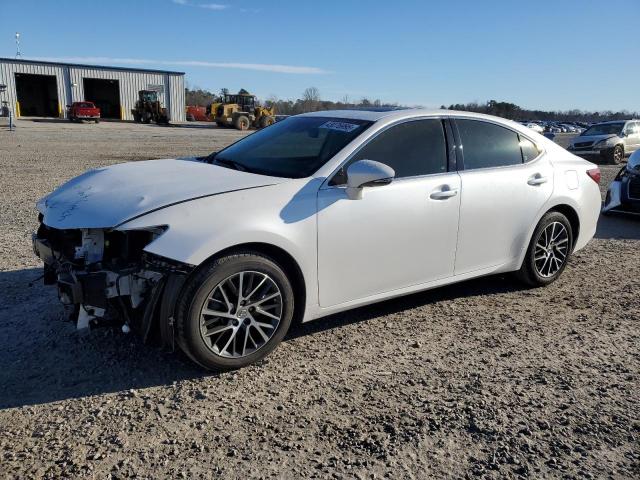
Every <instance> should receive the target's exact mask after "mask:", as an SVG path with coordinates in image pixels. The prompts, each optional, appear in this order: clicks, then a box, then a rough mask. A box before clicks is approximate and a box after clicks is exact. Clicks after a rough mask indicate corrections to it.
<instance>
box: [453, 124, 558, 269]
mask: <svg viewBox="0 0 640 480" xmlns="http://www.w3.org/2000/svg"><path fill="white" fill-rule="evenodd" d="M455 125H456V126H457V133H458V137H459V142H460V143H461V146H462V148H461V150H462V162H461V163H462V165H459V167H458V168H459V169H460V168H462V169H461V170H459V173H460V181H461V192H462V195H461V199H460V226H459V230H458V249H457V253H456V262H455V274H456V275H460V274H465V273H469V272H473V271H476V270H482V269H487V268H491V267H499V266H500V265H503V264H506V263H508V262H510V261H513V260H514V259H516V258H518V256H519V254H520V252H521V250H522V248H523V246H524V247H525V248H526V245H528V241H529V239H528V238H527V236H528V233H529V231H530V228H531V226H532V224H533V223H534V222H535V220H536V218H537V216H538V213H539V212H540V210H541V209H542V207H543V206H544V204H545V203H546V202H547V200H548V199H549V197H550V196H551V193H552V191H553V168H552V166H551V164H550V162H549V161H548V160H547V159H546V157H545V155H541V154H540V153H541V152H540V150H539V149H538V148H537V146H536V145H535V144H534V143H533V142H532V141H531V140H529V139H528V138H526V137H525V136H523V135H521V134H519V133H517V132H516V131H514V130H511V129H508V128H506V127H504V126H501V125H498V124H496V123H492V122H489V121H485V120H476V119H462V118H458V119H456V120H455Z"/></svg>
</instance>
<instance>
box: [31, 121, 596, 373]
mask: <svg viewBox="0 0 640 480" xmlns="http://www.w3.org/2000/svg"><path fill="white" fill-rule="evenodd" d="M599 179H600V171H599V170H598V168H597V166H596V165H594V164H592V163H589V162H587V161H585V160H583V159H581V158H578V157H576V156H574V155H572V154H571V153H569V152H567V151H566V150H565V149H564V148H562V147H560V146H558V145H556V144H554V143H553V142H551V141H549V140H547V139H546V138H544V137H543V136H541V135H539V134H537V133H535V132H533V131H532V130H530V129H528V128H527V127H524V126H522V125H520V124H517V123H515V122H511V121H507V120H503V119H500V118H494V117H489V116H484V115H478V114H472V113H464V112H452V111H444V110H438V111H426V110H420V109H416V110H395V111H386V112H371V111H325V112H316V113H309V114H305V115H298V116H295V117H290V118H287V119H286V120H284V121H282V122H278V123H276V124H275V125H273V126H271V127H268V128H265V129H263V130H260V131H258V132H256V133H254V134H252V135H250V136H248V137H245V138H244V139H242V140H240V141H238V142H237V143H235V144H233V145H231V146H229V147H227V148H225V149H224V150H222V151H220V152H216V153H214V154H211V155H209V156H208V157H204V158H193V159H178V160H175V159H172V160H152V161H143V162H131V163H124V164H120V165H115V166H111V167H107V168H100V169H97V170H93V171H89V172H87V173H85V174H83V175H81V176H79V177H77V178H75V179H73V180H71V181H69V182H68V183H66V184H64V185H63V186H61V187H60V188H58V189H57V190H56V191H54V192H53V193H51V194H50V195H48V196H46V197H45V198H43V199H42V200H40V201H39V202H38V210H39V212H40V216H39V220H40V226H39V229H38V231H37V232H36V233H34V236H33V244H34V250H35V252H36V254H37V255H38V256H39V257H40V258H41V259H42V260H43V261H44V264H45V265H44V281H45V283H47V284H55V285H57V287H58V289H59V296H60V299H61V300H62V301H63V302H64V303H65V304H67V305H68V306H69V307H70V308H71V309H73V310H74V314H75V315H76V318H77V323H78V328H86V327H89V326H94V325H96V326H97V325H100V324H104V323H107V324H116V325H119V326H121V327H122V329H123V330H124V331H128V330H129V329H134V330H136V331H138V332H140V334H141V335H143V336H144V338H145V340H146V339H153V338H157V339H159V340H161V341H162V343H163V344H164V345H165V346H167V347H168V348H171V349H173V348H175V347H179V348H181V349H182V350H184V351H185V352H186V353H187V354H188V355H189V356H190V357H191V358H192V359H193V360H194V361H195V362H197V363H198V364H200V365H201V366H203V367H205V368H209V369H229V368H238V367H241V366H244V365H247V364H249V363H252V362H255V361H256V360H258V359H261V358H263V357H264V356H265V355H267V354H268V353H269V352H271V351H272V350H273V349H274V348H275V347H276V345H277V344H278V343H279V342H280V341H281V340H282V338H283V337H284V336H285V334H286V332H287V330H288V329H289V326H290V325H291V323H292V321H294V320H299V321H303V322H304V321H309V320H313V319H316V318H319V317H322V316H325V315H329V314H332V313H336V312H340V311H343V310H347V309H350V308H354V307H357V306H360V305H365V304H370V303H373V302H378V301H381V300H385V299H388V298H391V297H397V296H400V295H405V294H409V293H412V292H417V291H420V290H426V289H430V288H434V287H438V286H441V285H446V284H450V283H454V282H460V281H463V280H467V279H470V278H475V277H480V276H483V275H490V274H494V273H500V272H517V275H518V277H519V278H520V279H521V280H522V281H524V282H525V283H526V284H528V285H530V286H544V285H547V284H549V283H551V282H553V281H554V280H556V279H557V278H558V277H559V276H560V274H561V273H562V271H563V269H564V268H565V266H566V264H567V259H568V258H569V256H570V255H571V253H572V252H575V251H576V250H579V249H581V248H582V247H584V246H585V245H586V244H587V242H588V241H589V240H590V239H591V238H592V237H593V235H594V232H595V229H596V222H597V219H598V213H599V211H600V191H599V187H598V182H599ZM399 348H400V346H399Z"/></svg>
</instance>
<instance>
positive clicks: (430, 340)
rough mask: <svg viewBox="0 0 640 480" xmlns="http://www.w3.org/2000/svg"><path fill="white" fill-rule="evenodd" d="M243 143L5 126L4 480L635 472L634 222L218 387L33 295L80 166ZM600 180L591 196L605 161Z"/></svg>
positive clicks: (203, 132)
mask: <svg viewBox="0 0 640 480" xmlns="http://www.w3.org/2000/svg"><path fill="white" fill-rule="evenodd" d="M238 136H239V133H238V132H235V131H231V130H218V129H215V128H210V127H209V126H208V125H207V126H205V125H195V124H189V125H187V126H183V127H156V126H153V125H150V126H146V125H144V126H143V125H132V124H123V123H106V122H104V123H101V124H99V125H93V124H84V125H75V124H67V123H58V122H54V121H51V122H44V121H43V122H27V121H24V122H21V123H20V124H19V127H18V131H17V132H14V133H10V132H6V131H0V166H1V169H0V186H1V190H0V195H1V199H2V208H1V210H0V225H1V227H2V228H1V230H0V235H1V237H0V238H1V240H0V262H1V263H0V292H1V293H0V472H2V473H1V474H0V476H2V477H5V478H26V477H37V478H41V477H44V478H128V477H137V478H172V479H173V478H180V477H189V478H191V477H197V478H213V477H216V478H217V477H222V478H239V479H240V478H242V479H245V478H327V477H331V478H384V477H388V478H425V477H432V478H442V477H453V478H466V477H476V476H479V477H487V478H520V477H532V478H541V477H556V478H638V476H640V446H639V445H640V443H639V440H640V418H639V412H640V409H639V407H638V405H639V404H640V357H639V349H638V345H639V342H640V327H639V324H640V297H639V296H638V286H639V284H640V259H639V257H638V248H639V247H640V243H639V241H640V221H638V220H635V219H631V218H612V219H609V218H603V219H601V222H600V226H599V230H598V233H597V236H596V237H597V238H596V239H594V240H593V241H592V242H591V243H590V244H589V245H588V246H587V247H586V248H585V249H584V250H582V251H581V252H579V253H578V254H576V255H575V256H574V257H573V258H572V260H571V262H570V264H569V266H568V267H567V269H566V271H565V273H564V274H563V276H562V277H561V279H560V280H559V281H558V282H556V283H554V284H553V285H551V286H550V287H548V288H545V289H534V290H529V289H524V288H522V287H521V286H520V285H518V284H516V283H514V282H513V281H512V280H511V279H510V278H509V277H508V276H495V277H489V278H484V279H481V280H475V281H470V282H465V283H462V284H458V285H454V286H449V287H446V288H440V289H437V290H433V291H430V292H425V293H421V294H416V295H411V296H408V297H405V298H402V299H397V300H393V301H388V302H384V303H381V304H377V305H373V306H369V307H366V308H361V309H358V310H355V311H351V312H347V313H344V314H340V315H334V316H332V317H329V318H326V319H323V320H319V321H316V322H312V323H310V324H306V325H303V326H299V327H296V328H295V329H294V330H293V331H292V332H291V333H290V335H289V337H288V339H287V340H286V341H285V342H284V343H283V344H282V345H281V346H280V347H279V348H278V349H277V350H276V351H275V352H274V353H273V354H272V355H271V356H270V357H268V358H267V359H266V360H265V361H264V362H262V363H261V364H259V365H255V366H251V367H249V368H245V369H243V370H241V371H237V372H232V373H224V374H220V375H212V374H208V373H203V372H202V371H201V370H199V369H197V368H195V367H194V366H193V365H192V364H191V363H190V362H189V361H188V360H187V359H186V358H185V357H183V356H182V355H180V354H166V353H163V352H161V351H159V350H157V349H155V348H153V347H150V346H145V345H142V344H141V342H140V341H139V340H138V339H137V338H136V337H134V336H125V335H123V334H120V333H118V332H114V331H111V330H96V331H93V332H91V333H89V334H87V335H83V336H80V335H78V334H77V333H76V332H75V329H74V326H73V324H71V323H69V322H68V321H66V320H65V317H64V315H63V312H62V308H61V306H60V305H59V303H58V301H57V299H56V295H55V292H54V291H53V290H52V289H51V288H45V287H43V286H42V285H41V282H35V283H34V284H33V285H31V284H30V282H31V281H32V280H34V279H36V277H38V276H39V273H40V270H39V267H40V265H39V262H38V261H37V259H36V258H35V257H34V256H33V254H32V252H31V247H30V234H31V231H32V229H33V228H34V226H35V216H36V214H35V211H34V208H33V206H34V202H35V201H36V199H38V198H39V197H41V196H42V195H44V194H45V193H47V192H49V191H50V190H52V189H53V188H55V187H56V186H57V185H59V184H61V183H62V182H63V181H65V180H67V179H68V178H70V177H73V176H75V175H77V174H79V173H81V172H83V171H84V170H86V169H88V168H92V167H97V166H101V165H106V164H109V163H115V162H121V161H126V160H138V159H147V158H162V157H172V156H182V155H190V154H204V153H207V152H209V151H212V150H215V149H216V148H217V147H218V146H221V145H224V144H227V143H229V142H231V141H233V140H234V139H236V138H238ZM559 141H560V142H566V137H563V136H561V137H560V138H559ZM602 170H603V188H604V185H606V184H608V182H609V181H610V180H611V178H612V177H613V175H614V174H615V172H616V170H617V169H616V168H613V167H603V168H602Z"/></svg>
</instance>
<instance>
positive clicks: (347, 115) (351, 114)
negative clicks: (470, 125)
mask: <svg viewBox="0 0 640 480" xmlns="http://www.w3.org/2000/svg"><path fill="white" fill-rule="evenodd" d="M440 115H455V116H460V117H462V116H464V117H471V118H482V119H491V120H501V121H504V122H509V120H506V119H504V118H500V117H495V116H492V115H485V114H482V113H473V112H462V111H456V110H443V109H438V110H434V109H428V108H405V109H394V110H384V111H380V110H378V111H376V110H322V111H318V112H309V113H302V114H300V115H297V116H300V117H331V118H344V119H353V120H366V121H369V122H377V121H378V120H382V119H385V120H399V119H403V118H412V117H432V116H440Z"/></svg>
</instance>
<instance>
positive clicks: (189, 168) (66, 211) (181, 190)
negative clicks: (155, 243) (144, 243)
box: [37, 159, 287, 229]
mask: <svg viewBox="0 0 640 480" xmlns="http://www.w3.org/2000/svg"><path fill="white" fill-rule="evenodd" d="M286 180H287V179H284V178H277V177H268V176H264V175H255V174H252V173H246V172H240V171H237V170H232V169H229V168H224V167H219V166H217V165H211V164H207V163H203V162H199V161H195V160H188V159H183V160H174V159H170V160H148V161H143V162H130V163H121V164H118V165H113V166H110V167H104V168H98V169H95V170H90V171H88V172H86V173H84V174H82V175H80V176H79V177H76V178H74V179H72V180H70V181H68V182H67V183H65V184H64V185H62V186H61V187H59V188H58V189H57V190H55V191H54V192H53V193H50V194H49V195H47V196H46V197H44V198H42V199H41V200H39V201H38V205H37V206H38V210H39V211H40V213H42V214H43V215H44V219H43V221H44V223H45V225H48V226H50V227H54V228H60V229H67V228H110V227H115V226H117V225H120V224H121V223H123V222H125V221H127V220H130V219H132V218H135V217H139V216H141V215H144V214H145V213H149V212H151V211H153V210H158V209H160V208H163V207H166V206H169V205H174V204H176V203H181V202H185V201H188V200H193V199H195V198H202V197H206V196H211V195H218V194H221V193H226V192H232V191H237V190H245V189H249V188H256V187H262V186H266V185H274V184H278V183H282V182H284V181H286Z"/></svg>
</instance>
